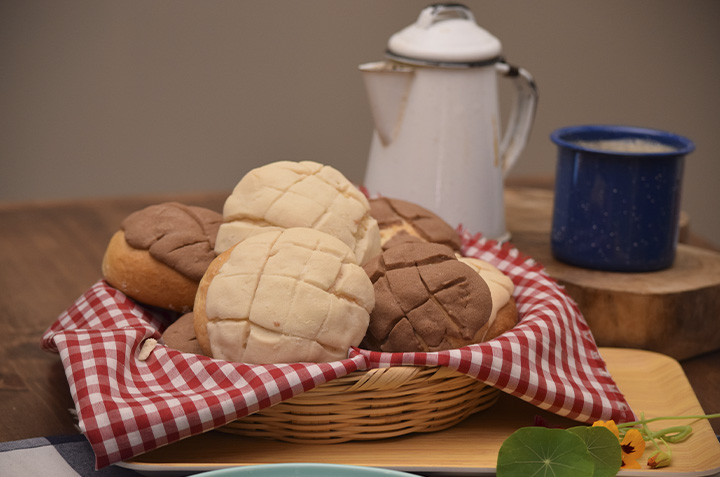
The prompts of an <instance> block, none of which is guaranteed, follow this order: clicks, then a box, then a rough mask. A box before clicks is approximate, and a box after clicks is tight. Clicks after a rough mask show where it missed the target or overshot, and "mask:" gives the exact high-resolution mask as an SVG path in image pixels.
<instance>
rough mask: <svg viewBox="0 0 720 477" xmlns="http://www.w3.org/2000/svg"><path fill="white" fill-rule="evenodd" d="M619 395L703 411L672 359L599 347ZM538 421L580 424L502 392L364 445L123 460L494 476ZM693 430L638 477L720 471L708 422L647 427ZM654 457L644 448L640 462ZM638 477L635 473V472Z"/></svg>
mask: <svg viewBox="0 0 720 477" xmlns="http://www.w3.org/2000/svg"><path fill="white" fill-rule="evenodd" d="M600 352H601V354H602V356H603V358H604V359H605V362H606V364H607V366H608V370H609V371H610V374H611V375H612V376H613V378H614V379H615V382H616V383H617V385H618V387H619V388H620V390H621V391H622V392H623V393H624V394H625V396H626V398H627V400H628V402H629V403H630V406H631V407H632V408H633V410H634V411H635V413H636V414H640V413H641V412H644V413H645V417H646V418H652V417H658V416H679V415H694V414H698V413H700V412H701V409H700V406H699V403H698V401H697V399H696V398H695V396H694V394H693V393H692V389H691V387H690V384H689V383H688V381H687V379H686V377H685V375H684V374H683V371H682V369H681V367H680V366H679V364H678V363H677V361H675V360H673V359H672V358H669V357H667V356H664V355H661V354H657V353H654V352H648V351H641V350H628V349H613V348H602V349H601V350H600ZM535 416H540V417H542V418H544V419H546V420H547V422H548V423H550V424H551V425H553V426H561V427H569V426H574V425H578V423H576V422H574V421H571V420H568V419H565V418H561V417H558V416H556V415H554V414H549V413H547V412H545V411H541V410H539V409H537V408H535V407H533V406H531V405H529V404H527V403H525V402H523V401H521V400H519V399H517V398H514V397H512V396H509V395H506V394H503V393H501V399H500V400H499V401H498V403H497V404H496V405H495V406H493V407H492V408H490V409H488V410H486V411H482V412H480V413H478V414H475V415H473V416H471V417H470V418H468V419H467V420H465V421H463V422H462V423H461V424H459V425H457V426H455V427H452V428H450V429H447V430H444V431H440V432H434V433H428V434H413V435H410V436H405V437H400V438H392V439H382V440H379V441H368V442H348V443H342V444H332V445H312V444H290V443H286V442H279V441H273V440H263V439H253V438H247V437H239V436H227V435H224V434H222V433H219V432H210V433H207V434H203V435H199V436H195V437H191V438H188V439H185V440H184V441H180V442H177V443H175V444H171V445H169V446H166V447H163V448H160V449H157V450H154V451H151V452H149V453H146V454H144V455H141V456H138V457H136V458H134V459H132V460H130V461H129V462H128V464H127V465H128V466H129V467H131V468H136V469H139V468H144V469H155V470H168V469H172V468H195V469H197V470H210V469H215V468H220V467H225V466H229V465H251V464H268V463H283V462H320V463H335V464H348V465H366V466H377V467H386V468H395V469H400V470H405V471H409V472H413V471H415V472H422V471H428V470H431V471H436V472H437V471H441V474H442V475H451V474H456V473H458V474H459V473H471V475H485V474H490V473H492V472H493V471H494V468H495V462H496V460H497V452H498V449H499V448H500V446H501V445H502V442H503V441H504V440H505V439H506V438H507V437H508V436H509V435H510V434H512V433H513V432H514V431H515V430H516V429H518V428H519V427H523V426H531V425H533V422H534V418H535ZM678 424H690V425H692V428H693V435H692V436H691V437H690V439H688V440H687V441H685V442H684V443H679V444H675V445H673V447H672V449H673V464H672V466H671V467H668V468H665V469H659V470H650V469H647V468H645V469H643V470H641V471H639V472H638V474H640V475H643V474H644V473H646V472H647V473H648V474H651V475H655V476H663V475H683V474H684V475H687V474H688V473H692V472H703V475H708V474H706V473H705V472H707V471H709V470H713V469H716V470H717V471H720V442H718V440H717V439H716V438H715V435H714V433H713V430H712V428H711V427H710V425H709V423H708V422H707V421H706V420H679V421H664V422H659V423H651V424H649V427H650V429H651V430H659V429H662V428H665V427H669V426H671V425H678ZM651 453H652V450H651V448H648V449H646V452H645V459H641V460H640V462H643V463H644V462H645V460H646V459H647V457H649V455H650V454H651ZM633 475H636V474H633Z"/></svg>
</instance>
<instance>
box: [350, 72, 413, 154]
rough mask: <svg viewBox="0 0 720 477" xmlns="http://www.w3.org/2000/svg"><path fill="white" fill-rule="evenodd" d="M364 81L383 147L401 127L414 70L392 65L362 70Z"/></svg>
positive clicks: (376, 129)
mask: <svg viewBox="0 0 720 477" xmlns="http://www.w3.org/2000/svg"><path fill="white" fill-rule="evenodd" d="M359 69H360V71H361V72H362V76H363V79H364V81H365V89H366V90H367V95H368V100H369V103H370V112H371V114H372V117H373V122H374V124H375V131H376V132H377V134H378V137H379V138H380V142H381V143H382V144H383V146H387V145H389V144H390V143H391V142H392V141H393V139H394V138H395V137H396V135H397V133H398V131H399V130H400V127H401V125H402V121H403V116H404V112H405V106H406V104H407V98H408V95H409V93H410V88H411V86H412V82H413V79H414V76H415V70H414V69H413V68H410V67H405V66H402V65H398V64H397V63H393V62H390V61H377V62H373V63H365V64H362V65H360V66H359Z"/></svg>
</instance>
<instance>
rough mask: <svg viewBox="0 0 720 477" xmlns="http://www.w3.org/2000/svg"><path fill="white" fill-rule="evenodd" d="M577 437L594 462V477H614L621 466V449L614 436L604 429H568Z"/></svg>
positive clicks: (586, 427) (582, 427)
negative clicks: (583, 443)
mask: <svg viewBox="0 0 720 477" xmlns="http://www.w3.org/2000/svg"><path fill="white" fill-rule="evenodd" d="M568 431H569V432H572V433H573V434H575V435H577V436H579V437H580V438H581V439H582V440H583V442H585V445H586V446H587V449H588V452H589V453H590V455H591V456H592V458H593V462H595V473H594V474H593V476H594V477H614V476H615V475H617V473H618V471H620V466H621V465H622V449H621V448H620V441H618V438H617V437H615V434H613V433H612V431H610V429H608V428H606V427H588V426H577V427H571V428H570V429H568Z"/></svg>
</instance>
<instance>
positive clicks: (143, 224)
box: [102, 202, 222, 312]
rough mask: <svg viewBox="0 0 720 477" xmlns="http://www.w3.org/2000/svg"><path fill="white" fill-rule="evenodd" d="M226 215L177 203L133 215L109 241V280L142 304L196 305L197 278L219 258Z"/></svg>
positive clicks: (106, 274)
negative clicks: (218, 244)
mask: <svg viewBox="0 0 720 477" xmlns="http://www.w3.org/2000/svg"><path fill="white" fill-rule="evenodd" d="M221 221H222V216H221V214H219V213H217V212H215V211H212V210H209V209H206V208H203V207H195V206H186V205H183V204H180V203H177V202H166V203H162V204H157V205H151V206H149V207H146V208H144V209H142V210H138V211H136V212H133V213H132V214H130V215H128V216H127V217H126V218H125V220H123V222H122V223H121V224H120V229H119V230H118V231H117V232H116V233H115V234H114V235H113V236H112V238H111V239H110V242H109V243H108V246H107V249H106V251H105V255H104V257H103V261H102V273H103V277H104V278H105V280H106V281H107V282H108V283H109V284H110V285H112V286H113V287H115V288H117V289H118V290H120V291H122V292H123V293H125V294H126V295H127V296H129V297H130V298H133V299H135V300H137V301H139V302H141V303H144V304H146V305H151V306H157V307H161V308H166V309H170V310H175V311H181V312H185V311H189V310H191V309H192V306H193V303H194V301H195V294H196V293H197V288H198V283H199V282H200V279H201V278H202V276H203V274H204V273H205V270H206V269H207V267H208V266H209V265H210V263H211V262H212V260H213V259H214V258H215V256H216V254H215V250H214V249H215V237H216V235H217V231H218V227H219V226H220V223H221Z"/></svg>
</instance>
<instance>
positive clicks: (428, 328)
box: [361, 242, 492, 352]
mask: <svg viewBox="0 0 720 477" xmlns="http://www.w3.org/2000/svg"><path fill="white" fill-rule="evenodd" d="M363 268H364V269H365V271H366V273H367V274H368V276H369V277H370V281H371V282H372V283H373V288H374V290H375V308H374V309H373V311H372V313H371V314H370V324H369V326H368V331H367V334H366V335H365V339H364V340H363V343H362V344H361V346H362V347H365V348H366V349H371V350H376V351H386V352H418V351H440V350H444V349H452V348H458V347H461V346H466V345H468V344H472V343H476V342H478V341H481V340H482V338H483V337H484V336H485V334H486V332H487V328H488V322H489V319H490V315H491V313H492V298H491V293H490V289H489V287H488V285H487V283H486V282H485V280H483V278H482V277H480V275H479V274H478V273H477V272H476V271H475V270H473V269H472V268H471V267H470V266H468V265H467V264H465V263H462V262H460V261H459V260H458V259H457V258H456V256H455V253H454V252H453V250H452V249H450V248H449V247H447V246H445V245H440V244H435V243H421V242H415V243H412V242H410V243H404V244H402V243H401V244H398V245H395V246H393V247H391V248H388V249H387V250H385V251H384V252H383V253H382V254H381V255H379V256H377V257H376V258H375V259H373V260H372V261H370V262H369V263H368V264H366V265H365V266H364V267H363Z"/></svg>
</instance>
